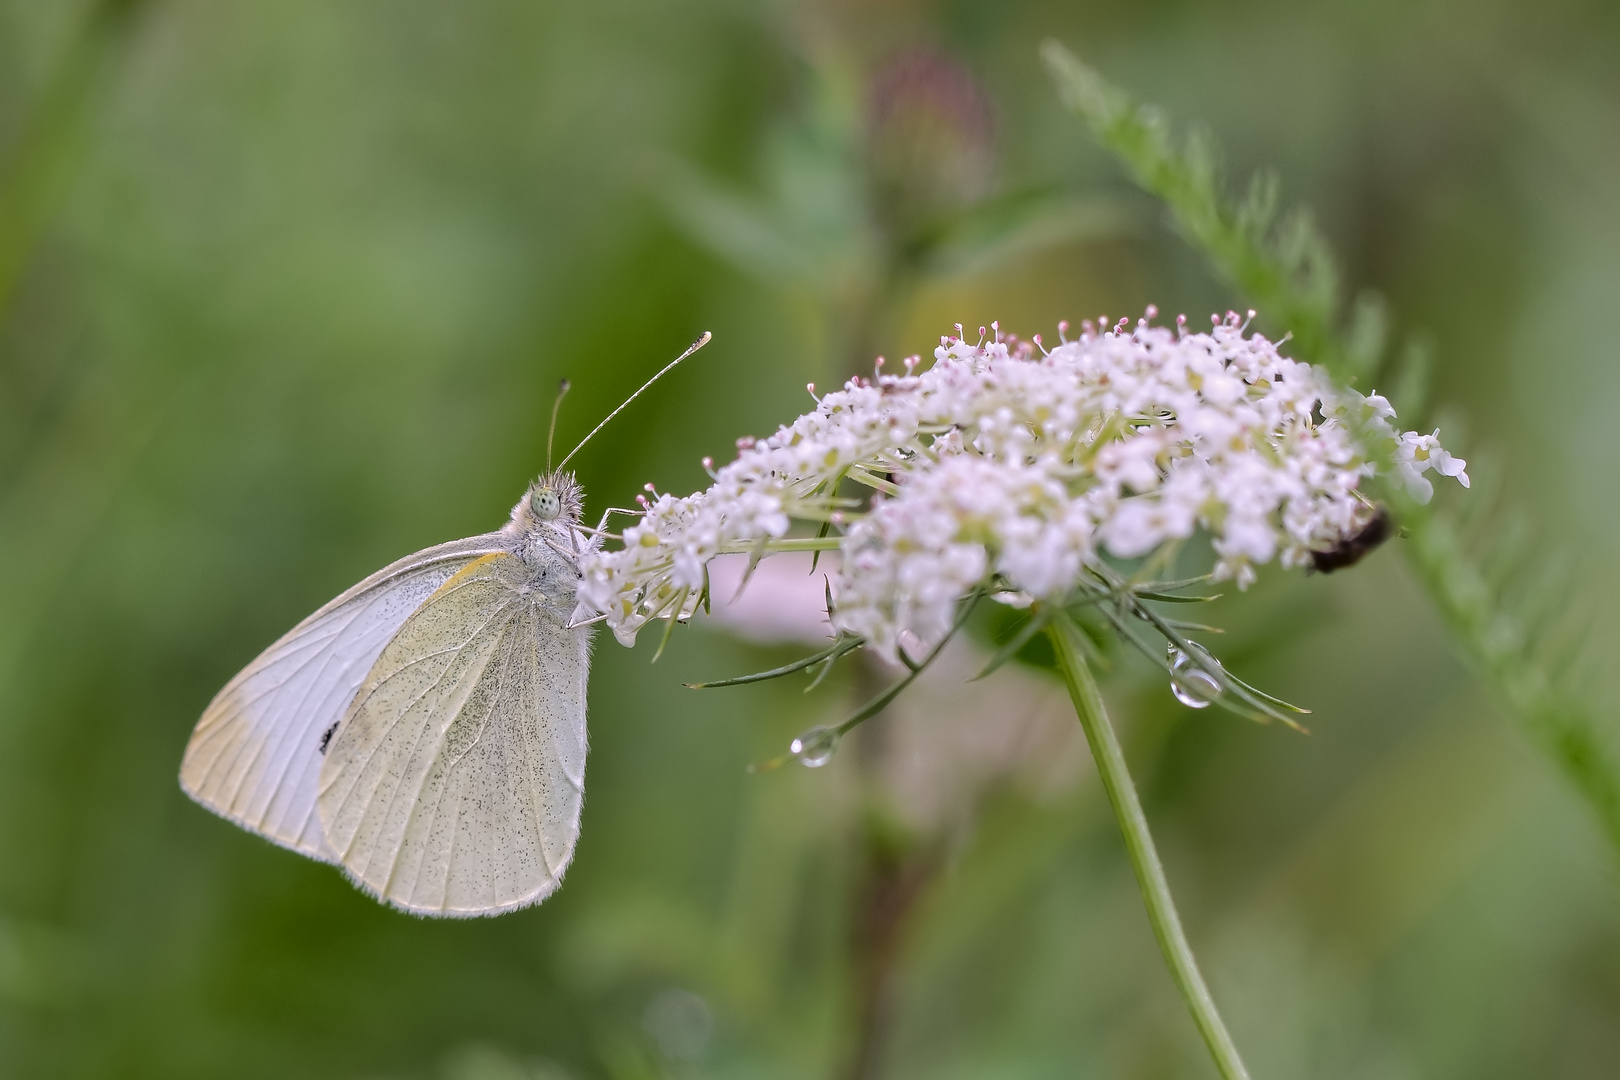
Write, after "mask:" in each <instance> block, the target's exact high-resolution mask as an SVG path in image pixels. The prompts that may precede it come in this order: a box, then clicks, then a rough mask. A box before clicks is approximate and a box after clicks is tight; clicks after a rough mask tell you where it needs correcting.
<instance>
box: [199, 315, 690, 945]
mask: <svg viewBox="0 0 1620 1080" xmlns="http://www.w3.org/2000/svg"><path fill="white" fill-rule="evenodd" d="M708 341H709V335H708V334H707V333H705V334H704V335H703V336H702V337H701V338H699V339H698V340H697V341H696V342H695V343H693V345H692V347H691V348H689V349H687V350H686V352H684V353H682V354H681V355H680V356H679V357H677V358H676V359H675V360H674V361H673V362H672V363H670V364H669V365H667V366H666V367H665V368H664V369H663V370H662V371H660V372H658V374H657V375H654V376H653V377H652V378H651V379H649V380H647V382H646V384H645V385H643V386H642V387H641V389H640V390H637V391H636V392H635V393H634V394H631V395H630V397H629V398H627V399H626V400H625V402H624V404H622V405H620V406H619V407H618V408H617V409H614V410H613V412H611V413H609V414H608V416H607V418H606V419H604V420H603V421H602V423H600V424H598V425H597V426H596V427H595V428H594V429H593V430H592V431H591V433H590V434H589V435H586V436H585V438H584V439H583V440H581V441H580V444H579V446H576V447H574V449H573V450H571V451H569V453H568V456H567V457H565V458H564V459H563V460H562V462H561V464H559V465H558V466H557V468H556V469H552V468H550V464H549V458H550V452H549V449H548V451H547V458H548V464H547V470H546V472H545V473H544V474H543V475H542V476H541V477H540V478H539V479H538V480H536V481H535V482H534V483H533V484H531V485H530V486H529V488H528V490H527V491H525V492H524V494H523V498H521V499H519V500H518V503H517V505H516V506H514V507H513V508H512V514H511V518H510V520H508V521H507V523H506V524H505V525H504V526H502V527H501V528H500V529H498V530H497V531H495V532H491V533H485V534H484V535H482V536H474V537H469V538H468V539H465V540H453V541H451V542H450V543H448V544H440V545H438V546H437V547H430V548H428V549H426V550H425V551H418V552H417V553H416V554H414V555H408V556H406V557H405V558H403V559H401V560H399V561H398V562H396V563H394V564H392V565H391V566H387V567H384V568H383V569H381V570H379V571H377V572H376V573H375V574H372V575H371V576H370V577H368V578H366V579H365V580H364V581H362V582H360V583H359V584H358V585H355V586H354V587H353V588H351V589H349V590H348V591H347V592H345V593H343V594H342V595H341V596H338V597H337V598H336V599H334V600H332V601H331V602H330V603H328V604H326V605H325V606H324V607H322V608H321V609H320V610H318V611H316V612H315V613H314V614H313V615H311V616H309V618H307V619H305V620H304V621H303V622H301V623H299V624H298V625H297V626H295V627H293V628H292V629H291V630H290V631H288V632H287V633H286V634H285V635H284V636H283V637H282V638H281V639H280V640H279V641H277V642H276V643H275V644H273V645H271V646H270V647H269V648H268V649H266V650H265V651H264V652H263V653H261V654H259V656H258V657H257V658H256V659H255V660H254V661H253V662H252V663H250V664H248V666H247V667H245V668H243V669H242V671H241V672H240V673H239V674H238V675H237V676H236V677H235V678H234V679H232V680H231V681H230V682H229V683H227V684H226V685H225V688H224V689H223V690H221V691H220V692H219V693H218V694H217V695H216V696H215V697H214V700H213V701H212V702H211V703H210V704H209V706H208V708H207V710H206V711H204V713H203V715H202V719H201V720H199V721H198V722H197V727H196V729H195V730H194V731H193V732H192V735H191V741H190V742H189V743H188V744H187V746H186V752H185V757H184V759H183V761H182V762H181V766H180V786H181V787H182V788H183V789H184V790H185V792H186V794H188V795H190V796H191V797H192V798H193V799H195V800H196V801H197V802H199V803H201V804H202V805H203V806H205V807H207V808H208V809H209V810H212V811H214V812H215V813H217V814H219V815H221V816H222V817H225V818H228V819H229V820H231V821H234V822H235V823H236V824H238V825H240V826H242V827H243V828H245V829H248V830H251V831H253V832H256V833H259V834H260V835H261V836H264V837H266V838H267V839H269V840H272V841H274V842H275V843H277V844H280V845H281V846H283V847H287V848H291V849H293V850H294V851H298V852H301V853H302V854H304V855H308V856H309V857H311V858H313V859H319V860H321V861H323V862H330V863H336V864H338V865H339V866H340V867H342V869H343V872H344V873H345V874H346V875H347V876H348V877H349V879H350V880H351V881H353V882H354V883H355V884H356V885H357V886H359V887H360V888H361V889H363V890H364V891H366V892H368V893H370V894H371V895H373V896H375V897H377V898H378V899H380V900H382V901H384V902H386V903H388V904H391V905H393V906H395V907H398V908H402V909H404V910H406V911H410V912H414V913H416V914H418V915H438V916H450V917H468V916H474V915H498V914H501V913H502V912H507V911H513V910H516V909H517V908H521V907H526V906H528V905H530V904H536V903H539V902H540V901H541V900H544V899H545V898H546V897H547V896H549V895H551V893H552V892H553V891H555V890H556V888H557V886H558V885H559V884H560V883H561V881H562V876H563V871H565V870H566V869H567V868H568V863H569V861H570V860H571V859H572V858H573V855H574V844H575V841H576V840H577V839H578V837H579V815H580V805H581V800H582V798H583V795H584V783H585V749H586V739H585V684H586V677H587V675H588V673H589V669H590V637H591V631H592V629H593V625H592V623H591V622H590V621H587V619H586V618H585V617H586V616H587V615H588V613H584V612H580V611H577V610H576V601H575V590H576V587H577V583H578V580H579V558H580V556H581V555H583V554H585V553H586V552H588V551H590V550H592V549H593V548H594V547H595V546H596V545H598V544H599V543H600V542H601V533H602V529H603V527H605V525H606V521H607V518H606V516H605V515H604V517H603V524H602V526H599V527H598V528H597V529H594V530H591V529H586V528H583V527H581V525H580V514H581V510H582V500H583V491H582V490H581V488H580V486H579V484H578V482H577V481H576V480H575V479H574V475H573V474H572V473H570V472H567V471H565V467H566V466H567V464H568V461H569V459H570V458H572V457H573V456H574V454H576V453H578V452H579V450H580V447H583V446H584V445H585V443H587V442H589V441H590V439H591V437H592V436H594V435H595V434H596V433H597V432H598V431H601V430H602V428H603V427H604V426H605V425H606V424H607V422H608V421H609V420H612V419H613V417H615V416H617V415H618V414H619V412H620V411H621V410H622V409H624V407H625V406H626V405H629V404H630V402H632V401H634V400H635V399H636V398H637V397H638V396H640V394H641V393H642V392H643V391H645V390H646V389H647V387H649V386H651V385H652V384H653V383H655V382H657V381H658V379H659V378H661V377H662V376H663V375H664V374H665V373H666V372H668V371H669V370H670V369H672V368H674V367H675V365H676V364H679V363H680V362H681V361H682V360H685V359H686V358H687V357H688V356H691V355H692V354H693V353H694V352H696V351H697V350H698V349H700V348H702V347H703V346H704V345H706V344H707V343H708ZM563 390H564V391H566V390H567V384H566V383H564V384H563ZM561 403H562V394H561V393H559V394H558V396H557V403H556V405H553V407H552V412H551V427H552V431H553V432H555V430H556V423H557V406H558V405H560V404H561ZM547 445H548V447H549V445H550V438H549V437H548V439H547Z"/></svg>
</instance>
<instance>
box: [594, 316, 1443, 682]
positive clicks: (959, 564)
mask: <svg viewBox="0 0 1620 1080" xmlns="http://www.w3.org/2000/svg"><path fill="white" fill-rule="evenodd" d="M1154 315H1155V312H1154V311H1153V309H1151V308H1150V309H1149V310H1148V313H1147V315H1146V317H1144V318H1142V319H1141V320H1139V321H1138V322H1137V323H1136V325H1135V326H1134V327H1131V326H1129V324H1128V322H1127V321H1121V322H1120V324H1119V325H1118V326H1115V327H1113V328H1112V329H1106V328H1105V329H1098V328H1096V327H1094V326H1092V325H1091V324H1090V323H1087V324H1085V327H1084V332H1083V333H1082V334H1081V335H1080V337H1079V338H1077V339H1076V340H1073V341H1070V340H1063V341H1062V343H1061V344H1059V345H1057V346H1056V347H1055V348H1053V349H1051V351H1050V352H1047V351H1045V350H1044V349H1041V348H1040V339H1039V338H1036V339H1035V340H1034V342H1033V343H1020V342H1017V341H1016V340H1014V339H1003V338H1002V336H1001V334H1000V333H999V331H997V332H994V333H992V334H990V335H988V337H987V336H986V335H984V334H982V333H981V335H980V338H979V340H978V342H977V343H974V342H970V341H968V340H966V339H965V338H964V335H963V334H962V332H961V328H960V327H958V328H957V333H956V334H955V335H952V336H949V337H945V338H942V339H941V341H940V345H939V348H937V349H935V350H934V363H933V365H932V366H931V367H929V368H928V369H927V370H925V371H923V372H921V373H920V374H912V373H911V372H912V371H913V369H914V364H915V358H914V359H913V361H908V363H907V365H906V368H907V372H908V373H907V374H904V375H884V374H881V367H880V373H879V374H877V375H876V376H875V377H874V378H873V379H871V380H868V379H862V378H856V379H852V380H850V381H849V382H848V383H847V384H845V386H844V387H843V388H842V389H841V390H838V391H836V392H833V393H829V394H827V395H826V396H824V397H822V398H821V399H819V401H817V403H816V407H815V409H813V410H812V411H810V412H808V413H806V414H804V415H803V416H801V417H799V418H798V419H797V420H795V421H794V422H793V423H792V424H790V425H788V426H786V427H783V428H782V429H780V430H779V431H778V432H777V433H776V434H775V435H772V436H771V437H770V438H768V439H763V440H759V441H757V442H756V441H754V440H748V439H745V440H742V441H740V442H739V443H738V455H737V458H736V459H735V460H734V461H732V462H731V463H730V464H728V465H726V466H724V467H723V468H721V469H719V470H718V471H717V472H711V475H712V476H713V478H714V483H713V484H712V485H711V486H710V487H709V488H708V489H707V490H705V491H701V492H698V493H696V494H693V495H690V496H687V497H686V498H674V497H672V496H669V495H658V496H655V497H654V498H652V499H650V500H648V499H643V500H642V502H643V511H642V515H641V517H640V520H639V521H638V522H637V523H636V524H634V525H632V526H631V527H629V528H627V529H625V530H624V533H623V543H622V545H621V546H619V547H617V548H615V549H613V550H603V551H601V552H597V553H593V554H591V555H589V556H587V558H586V561H585V567H584V571H585V577H584V581H583V583H582V584H581V587H580V597H581V600H582V601H583V603H584V604H585V605H586V606H587V607H590V608H593V609H594V610H595V611H596V612H599V613H600V614H601V616H602V617H604V618H605V621H606V622H607V623H608V624H609V626H610V627H611V628H612V629H613V631H614V633H615V634H616V635H617V636H618V638H619V640H620V641H622V642H625V643H627V644H628V643H630V642H632V641H633V640H634V639H635V635H636V632H637V631H638V630H639V629H640V628H641V627H642V626H643V625H645V624H646V623H647V621H648V620H650V619H655V618H660V617H665V618H667V617H675V618H686V617H688V616H690V615H691V614H692V612H693V611H694V610H695V608H696V606H697V603H698V600H699V597H700V596H701V595H702V593H703V590H704V588H705V585H706V577H705V572H704V567H705V566H706V565H707V563H708V562H709V560H710V559H712V558H714V557H715V556H716V555H718V554H721V553H726V552H741V553H750V554H753V555H754V556H756V557H760V556H763V555H766V554H769V553H770V552H772V551H780V550H793V549H797V550H805V549H816V548H834V547H836V548H839V549H840V550H841V554H842V557H841V559H840V560H839V563H838V569H837V571H836V574H835V576H834V578H833V583H832V596H833V601H834V608H833V612H832V625H833V627H834V629H836V630H837V631H839V632H840V633H842V634H846V635H851V636H855V637H858V638H860V639H862V640H863V641H864V643H865V644H866V645H867V646H868V647H870V648H873V649H875V650H877V651H878V652H879V653H881V654H883V655H884V656H886V657H888V658H890V659H894V658H896V657H900V656H901V654H902V649H903V645H902V642H903V641H909V640H911V639H912V638H915V641H916V642H917V643H920V644H921V645H922V646H923V647H924V648H926V647H929V646H931V645H932V644H933V643H935V642H937V641H939V640H940V639H941V637H942V636H943V635H944V634H945V633H946V632H947V631H948V630H949V628H950V627H951V625H952V623H953V618H954V612H955V608H956V605H957V603H958V601H960V600H961V599H962V597H963V596H964V595H967V594H969V593H970V592H973V591H975V590H978V589H985V590H990V591H993V592H994V593H995V597H994V598H995V599H997V600H1001V601H1004V602H1010V603H1014V604H1021V605H1027V604H1029V603H1030V602H1031V601H1032V600H1034V601H1046V602H1063V601H1064V600H1066V599H1067V598H1070V597H1071V596H1073V594H1075V593H1076V591H1077V590H1086V589H1090V590H1093V591H1094V590H1095V589H1096V587H1097V585H1096V582H1097V581H1098V580H1106V578H1107V574H1108V571H1107V569H1106V567H1105V565H1104V564H1103V563H1102V561H1101V553H1102V552H1103V551H1106V552H1108V553H1110V554H1112V555H1114V556H1117V557H1120V558H1135V557H1139V556H1146V555H1149V554H1151V553H1153V552H1154V551H1156V550H1158V549H1159V548H1161V547H1162V546H1164V545H1166V544H1169V543H1174V542H1176V541H1180V540H1185V539H1187V538H1189V537H1191V536H1192V535H1193V534H1194V533H1195V532H1197V531H1198V530H1200V529H1202V530H1204V531H1206V532H1207V533H1208V535H1209V537H1210V539H1211V543H1212V546H1213V549H1214V551H1215V555H1216V562H1215V566H1214V574H1215V577H1216V578H1217V579H1234V580H1236V582H1237V583H1238V585H1239V586H1240V587H1246V586H1247V585H1248V584H1250V583H1251V582H1252V581H1253V580H1254V577H1255V568H1256V567H1258V566H1261V565H1264V564H1267V563H1270V562H1273V561H1275V562H1278V563H1280V564H1281V565H1283V566H1284V567H1297V566H1303V565H1306V564H1308V563H1310V562H1311V559H1312V552H1315V551H1325V550H1329V549H1332V548H1333V547H1334V546H1335V545H1339V544H1342V543H1345V542H1347V541H1348V540H1350V539H1351V538H1353V537H1355V536H1356V535H1357V534H1358V532H1359V531H1360V530H1361V529H1363V528H1364V527H1365V526H1366V525H1367V523H1368V522H1369V521H1370V520H1371V519H1372V518H1373V517H1374V515H1375V513H1376V512H1377V511H1376V508H1375V507H1374V506H1373V504H1372V503H1371V502H1370V500H1369V499H1368V498H1367V497H1366V496H1365V495H1364V494H1363V493H1362V492H1361V490H1360V488H1361V485H1362V484H1363V482H1364V481H1365V480H1366V479H1367V478H1369V477H1372V476H1374V475H1376V474H1377V473H1379V472H1380V471H1381V465H1382V466H1383V467H1384V468H1387V469H1389V470H1390V471H1392V472H1393V473H1394V474H1395V475H1396V478H1397V479H1398V480H1399V481H1400V482H1401V483H1402V484H1404V485H1405V487H1406V488H1407V489H1408V490H1410V491H1411V492H1412V493H1413V495H1414V496H1416V497H1418V498H1419V499H1421V500H1423V501H1427V499H1428V497H1429V496H1430V495H1431V494H1432V491H1433V488H1432V485H1431V484H1430V481H1429V479H1428V478H1427V477H1426V476H1425V475H1424V474H1425V473H1426V472H1428V471H1429V470H1431V469H1432V470H1434V471H1436V472H1438V473H1440V474H1441V475H1443V476H1453V477H1455V478H1456V479H1457V480H1458V481H1459V482H1460V483H1462V484H1463V485H1464V486H1466V485H1467V483H1468V475H1467V473H1466V472H1464V471H1463V470H1464V465H1465V463H1464V462H1463V461H1462V460H1461V459H1460V458H1456V457H1453V456H1451V455H1450V454H1448V453H1447V452H1446V451H1445V450H1444V449H1443V448H1442V447H1441V446H1440V443H1439V440H1438V434H1439V433H1438V432H1435V433H1434V434H1432V435H1419V434H1416V433H1414V432H1402V431H1400V430H1399V429H1398V428H1397V427H1395V425H1394V423H1393V421H1394V419H1395V413H1394V409H1393V408H1392V407H1391V406H1390V404H1389V402H1388V401H1387V400H1385V399H1384V398H1382V397H1380V396H1378V395H1376V394H1374V395H1372V396H1370V397H1363V396H1362V395H1361V394H1358V393H1356V392H1354V391H1351V390H1346V389H1343V388H1341V387H1337V386H1335V385H1334V383H1333V382H1332V381H1331V380H1330V379H1329V377H1328V376H1327V375H1326V373H1325V372H1323V371H1321V370H1319V369H1317V368H1314V367H1312V366H1311V365H1309V364H1304V363H1300V362H1298V361H1295V360H1290V359H1288V358H1287V357H1285V356H1283V355H1282V354H1281V353H1280V352H1278V350H1277V347H1276V345H1274V344H1273V343H1272V342H1270V341H1268V340H1266V339H1265V338H1263V337H1261V336H1260V335H1259V334H1249V333H1247V322H1246V321H1245V320H1244V319H1243V318H1242V317H1241V316H1239V315H1237V314H1236V313H1228V314H1227V315H1226V317H1225V318H1221V317H1214V318H1212V320H1211V322H1212V327H1211V329H1210V331H1209V332H1208V333H1192V332H1189V331H1188V330H1187V328H1186V325H1185V320H1184V319H1178V320H1177V324H1176V326H1175V327H1174V328H1173V329H1172V328H1169V327H1162V326H1156V325H1154V324H1153V318H1154ZM1251 315H1252V313H1251ZM1061 336H1063V334H1062V333H1061V332H1060V337H1061ZM880 365H881V361H880ZM812 392H813V388H812ZM705 464H706V465H707V464H708V463H705ZM710 467H711V469H712V466H710ZM863 490H864V492H865V494H866V496H867V497H866V498H853V497H851V495H850V493H851V492H861V491H863ZM795 521H798V522H804V523H808V524H810V525H812V526H816V527H819V529H820V530H821V532H820V535H818V536H800V537H790V536H789V534H790V532H791V531H792V528H793V524H794V522H795ZM913 659H914V657H913Z"/></svg>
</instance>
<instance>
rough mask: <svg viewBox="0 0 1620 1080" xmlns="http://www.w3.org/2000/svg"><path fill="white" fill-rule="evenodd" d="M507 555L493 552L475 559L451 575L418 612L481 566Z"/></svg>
mask: <svg viewBox="0 0 1620 1080" xmlns="http://www.w3.org/2000/svg"><path fill="white" fill-rule="evenodd" d="M507 554H508V553H507V552H504V551H492V552H490V553H489V554H488V555H480V556H478V558H476V559H474V560H473V561H472V562H470V563H468V564H467V565H466V566H463V567H462V568H461V569H460V570H457V571H456V572H455V573H454V574H451V575H450V578H449V580H448V581H446V582H445V583H444V584H443V585H440V586H439V587H438V588H437V589H434V590H433V595H432V596H430V597H428V598H427V599H426V600H424V601H423V602H422V605H421V607H418V608H417V609H416V610H418V611H421V610H422V608H425V607H427V606H428V605H429V604H431V603H433V601H435V600H437V599H438V598H439V597H441V596H443V595H444V594H445V593H446V592H448V591H449V590H450V589H451V588H453V587H454V586H455V585H457V584H458V583H459V582H460V581H461V579H462V578H464V577H467V576H468V575H469V574H471V573H472V572H473V571H474V570H477V569H478V568H479V567H480V566H483V565H484V564H485V563H488V562H493V561H494V560H496V559H502V558H506V557H507Z"/></svg>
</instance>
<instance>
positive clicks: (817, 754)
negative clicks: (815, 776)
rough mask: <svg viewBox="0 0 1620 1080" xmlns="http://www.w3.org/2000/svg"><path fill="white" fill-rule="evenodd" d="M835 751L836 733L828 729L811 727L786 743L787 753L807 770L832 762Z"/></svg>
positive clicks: (832, 729)
mask: <svg viewBox="0 0 1620 1080" xmlns="http://www.w3.org/2000/svg"><path fill="white" fill-rule="evenodd" d="M837 749H838V731H837V729H835V728H830V727H813V728H811V729H810V730H809V731H807V732H805V733H804V734H803V735H800V736H799V737H798V738H797V739H794V740H793V741H792V742H790V743H788V752H789V753H791V754H792V755H793V756H794V757H796V758H798V759H799V764H801V765H803V766H804V767H805V768H807V769H819V768H821V767H822V766H823V765H825V764H827V762H829V761H831V760H832V756H833V751H834V750H837Z"/></svg>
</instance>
